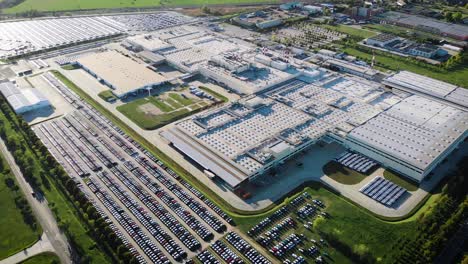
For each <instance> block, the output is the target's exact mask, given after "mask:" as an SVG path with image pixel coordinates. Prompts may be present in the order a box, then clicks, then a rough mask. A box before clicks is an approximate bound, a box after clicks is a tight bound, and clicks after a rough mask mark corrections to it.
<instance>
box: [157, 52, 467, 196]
mask: <svg viewBox="0 0 468 264" xmlns="http://www.w3.org/2000/svg"><path fill="white" fill-rule="evenodd" d="M256 58H257V59H256V62H261V63H262V64H263V63H268V62H269V60H267V57H262V56H259V57H256ZM316 72H317V73H316ZM312 73H313V74H312ZM421 85H422V86H424V84H421ZM452 92H454V91H452ZM398 94H402V93H401V91H400V92H398V93H393V92H390V91H388V90H386V89H384V88H383V87H382V85H381V84H379V83H376V82H373V81H369V80H366V79H364V78H360V77H357V76H347V75H341V74H339V73H333V72H330V71H326V70H324V69H318V70H315V71H311V72H310V74H305V73H302V74H300V75H299V76H296V77H295V78H292V79H290V80H288V81H285V82H282V83H279V84H276V85H274V86H272V87H270V88H269V89H266V90H263V91H261V92H259V93H258V94H257V95H256V96H249V97H247V98H244V99H242V100H240V101H238V102H235V103H233V104H231V105H228V106H226V107H223V108H220V109H216V110H212V111H209V112H207V113H203V114H198V115H196V116H195V117H193V118H191V119H187V120H184V121H181V122H179V123H177V124H176V125H175V126H174V127H171V128H169V129H168V130H165V131H163V132H162V133H161V135H162V136H163V137H165V138H166V139H167V140H169V141H170V142H171V144H172V145H173V146H174V147H175V148H177V149H178V150H179V151H181V152H182V153H184V154H185V155H186V156H187V157H189V158H190V159H191V160H192V161H193V162H194V163H196V164H198V165H199V166H201V167H202V168H203V170H205V171H208V172H209V173H210V174H214V175H216V176H217V177H219V178H221V179H222V180H223V181H224V182H225V183H226V187H228V188H230V189H237V188H239V187H241V186H242V185H243V183H246V182H249V181H255V180H256V179H257V178H259V177H262V175H265V174H266V173H267V172H268V171H270V170H271V169H274V168H275V167H277V166H279V165H281V164H283V163H284V162H285V160H288V159H291V158H294V157H295V156H296V155H297V154H298V153H300V152H301V151H303V150H305V149H307V148H309V147H310V146H312V145H314V144H316V143H317V142H319V141H323V142H329V141H336V142H338V143H339V144H342V145H343V146H345V147H346V148H348V149H350V150H351V151H355V152H358V153H361V154H363V155H366V156H368V157H371V158H372V159H374V160H375V161H377V162H379V163H380V164H382V165H383V166H384V167H388V168H390V169H392V170H395V171H398V172H400V173H401V174H402V175H405V176H406V177H408V178H411V179H412V180H414V181H418V182H421V181H422V180H423V179H424V178H425V177H426V176H427V175H429V174H430V172H431V171H432V170H433V169H434V168H436V167H437V166H438V165H439V164H440V163H441V162H442V161H443V160H444V159H445V158H447V156H449V155H450V153H451V152H452V151H453V150H455V149H456V148H457V147H458V146H459V145H460V143H461V142H463V141H464V140H465V139H466V137H467V135H468V133H467V129H468V113H467V112H466V110H462V109H459V108H455V107H453V106H451V105H448V104H446V103H444V102H438V101H436V100H434V99H431V98H427V97H425V96H421V95H411V94H409V93H404V95H401V96H400V95H398Z"/></svg>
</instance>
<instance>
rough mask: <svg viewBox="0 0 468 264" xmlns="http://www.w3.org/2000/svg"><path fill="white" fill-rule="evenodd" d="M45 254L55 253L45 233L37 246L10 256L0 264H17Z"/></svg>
mask: <svg viewBox="0 0 468 264" xmlns="http://www.w3.org/2000/svg"><path fill="white" fill-rule="evenodd" d="M44 252H55V250H54V248H53V247H52V244H51V243H50V241H49V238H48V237H47V235H46V234H45V233H42V236H41V240H39V241H37V242H36V244H34V245H32V246H31V247H29V248H26V249H24V250H22V251H20V252H18V253H16V254H15V255H13V256H10V257H8V258H6V259H4V260H1V261H0V264H16V263H20V262H21V261H24V260H26V259H28V258H30V257H32V256H35V255H37V254H40V253H44Z"/></svg>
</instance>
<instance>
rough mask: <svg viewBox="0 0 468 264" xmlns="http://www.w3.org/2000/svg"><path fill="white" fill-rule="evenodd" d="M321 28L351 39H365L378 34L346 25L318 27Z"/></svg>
mask: <svg viewBox="0 0 468 264" xmlns="http://www.w3.org/2000/svg"><path fill="white" fill-rule="evenodd" d="M320 26H321V27H324V28H328V29H330V30H335V31H338V32H341V33H345V34H348V35H350V36H353V37H357V38H361V39H365V38H369V37H372V36H375V35H377V34H378V32H375V31H370V30H367V29H359V28H354V27H350V26H346V25H320Z"/></svg>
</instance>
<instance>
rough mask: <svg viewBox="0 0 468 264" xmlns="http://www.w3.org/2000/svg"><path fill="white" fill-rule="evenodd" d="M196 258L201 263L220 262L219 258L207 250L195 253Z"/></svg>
mask: <svg viewBox="0 0 468 264" xmlns="http://www.w3.org/2000/svg"><path fill="white" fill-rule="evenodd" d="M197 259H198V260H199V261H200V262H201V263H203V264H221V262H219V260H218V259H217V258H216V257H215V256H213V254H211V252H209V251H208V250H205V251H202V252H201V253H200V254H198V255H197Z"/></svg>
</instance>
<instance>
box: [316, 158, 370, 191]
mask: <svg viewBox="0 0 468 264" xmlns="http://www.w3.org/2000/svg"><path fill="white" fill-rule="evenodd" d="M323 172H324V173H325V174H326V175H327V176H328V177H330V178H332V179H333V180H335V181H337V182H339V183H342V184H347V185H353V184H358V183H360V182H361V181H362V180H364V179H365V178H366V177H367V175H365V174H362V173H359V172H357V171H355V170H351V169H348V168H346V167H345V166H343V165H341V164H340V163H338V162H336V161H330V162H329V163H327V164H325V166H323Z"/></svg>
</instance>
